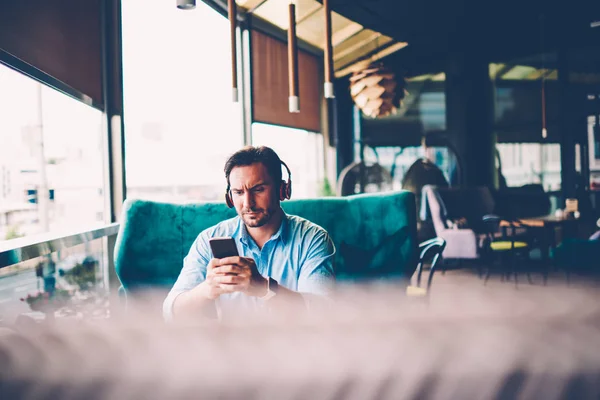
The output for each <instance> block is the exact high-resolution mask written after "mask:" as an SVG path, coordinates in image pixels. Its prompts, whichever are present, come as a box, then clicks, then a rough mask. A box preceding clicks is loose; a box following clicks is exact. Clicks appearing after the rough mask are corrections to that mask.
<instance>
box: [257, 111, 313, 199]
mask: <svg viewBox="0 0 600 400" xmlns="http://www.w3.org/2000/svg"><path fill="white" fill-rule="evenodd" d="M252 144H253V145H255V146H268V147H270V148H272V149H273V150H275V152H276V153H277V154H278V155H279V158H281V160H282V161H284V162H285V163H286V164H287V166H288V167H289V168H290V171H291V172H292V186H293V191H292V198H294V199H299V198H309V197H317V196H320V195H321V190H322V186H323V179H324V166H323V137H322V135H321V134H319V133H313V132H308V131H304V130H300V129H293V128H286V127H283V126H276V125H267V124H261V123H257V122H255V123H254V124H252ZM283 179H287V174H286V172H285V170H284V171H283Z"/></svg>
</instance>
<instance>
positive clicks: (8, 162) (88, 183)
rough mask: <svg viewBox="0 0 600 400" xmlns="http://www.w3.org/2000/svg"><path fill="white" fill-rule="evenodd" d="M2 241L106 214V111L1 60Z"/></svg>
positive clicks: (88, 223)
mask: <svg viewBox="0 0 600 400" xmlns="http://www.w3.org/2000/svg"><path fill="white" fill-rule="evenodd" d="M0 87H1V88H2V90H0V109H2V110H10V112H5V113H3V114H2V118H1V119H0V143H2V145H1V146H0V241H1V240H6V239H11V238H16V237H20V236H26V235H30V234H35V233H41V232H48V231H57V230H61V231H63V230H70V229H80V228H90V226H91V225H96V224H101V223H102V222H103V221H104V195H103V193H104V190H103V189H104V177H103V173H104V161H103V160H104V155H103V145H102V138H103V128H102V126H103V125H102V120H103V118H102V112H100V111H99V110H96V109H94V108H92V107H90V106H87V105H85V104H83V103H81V102H80V101H78V100H75V99H73V98H71V97H69V96H66V95H64V94H62V93H60V92H58V91H56V90H54V89H51V88H49V87H46V86H44V85H41V84H40V83H38V82H36V81H34V80H33V79H30V78H28V77H26V76H25V75H22V74H20V73H18V72H16V71H14V70H12V69H9V68H8V67H5V66H3V65H1V64H0Z"/></svg>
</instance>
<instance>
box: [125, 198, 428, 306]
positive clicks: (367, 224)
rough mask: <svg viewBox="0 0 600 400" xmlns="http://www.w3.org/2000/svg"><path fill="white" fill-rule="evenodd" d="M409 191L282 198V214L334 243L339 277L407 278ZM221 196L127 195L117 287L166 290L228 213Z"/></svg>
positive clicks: (411, 265)
mask: <svg viewBox="0 0 600 400" xmlns="http://www.w3.org/2000/svg"><path fill="white" fill-rule="evenodd" d="M414 202H415V200H414V196H413V194H412V193H410V192H407V191H399V192H388V193H376V194H362V195H355V196H349V197H325V198H316V199H302V200H289V201H284V202H282V203H281V204H282V207H283V209H284V210H285V212H286V213H288V214H294V215H299V216H301V217H304V218H307V219H309V220H311V221H313V222H314V223H316V224H318V225H320V226H322V227H323V228H325V229H326V230H327V231H328V232H329V234H330V236H331V237H332V239H333V241H334V244H335V246H336V255H335V266H334V268H335V271H336V276H337V280H338V282H343V281H346V282H347V281H364V280H372V279H389V278H398V279H399V280H401V279H402V278H404V277H410V276H411V275H412V273H413V272H414V270H415V268H416V264H417V246H418V243H417V233H416V215H415V207H414ZM235 215H236V214H235V210H233V209H229V208H228V207H227V206H226V205H225V203H224V202H214V203H200V204H185V205H184V204H167V203H158V202H152V201H144V200H127V201H126V202H125V204H124V209H123V215H122V219H121V221H122V222H121V227H120V230H119V234H118V237H117V242H116V245H115V267H116V273H117V275H118V277H119V279H120V281H121V285H122V287H121V293H123V292H124V293H126V294H127V295H128V297H129V296H131V294H132V293H135V292H136V291H138V290H145V289H162V290H165V293H166V291H168V289H170V288H171V286H172V285H173V284H174V283H175V280H176V279H177V277H178V275H179V272H180V270H181V268H182V266H183V258H184V257H185V256H186V254H187V252H188V250H189V248H190V246H191V244H192V242H193V241H194V239H195V238H196V237H197V236H198V234H199V233H200V232H201V231H202V230H204V229H206V228H208V227H210V226H213V225H215V224H217V223H218V222H220V221H222V220H225V219H227V218H231V217H234V216H235Z"/></svg>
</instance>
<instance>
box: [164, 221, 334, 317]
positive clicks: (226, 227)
mask: <svg viewBox="0 0 600 400" xmlns="http://www.w3.org/2000/svg"><path fill="white" fill-rule="evenodd" d="M223 236H230V237H233V238H234V239H235V243H236V245H237V249H238V253H239V254H240V256H242V257H249V258H252V259H253V260H254V262H255V263H256V267H257V269H258V272H260V274H261V275H262V276H264V277H271V278H273V279H275V280H276V281H277V282H278V283H279V285H281V286H284V287H286V288H287V289H290V290H293V291H295V292H299V293H303V294H314V295H324V296H326V295H328V294H329V291H330V290H331V288H332V284H333V281H334V279H335V275H334V271H333V256H334V254H335V246H334V245H333V242H332V240H331V238H330V237H329V234H328V233H327V231H325V229H323V228H321V227H320V226H318V225H316V224H314V223H312V222H310V221H308V220H306V219H304V218H300V217H297V216H294V215H287V214H285V213H284V216H283V219H282V223H281V226H280V227H279V230H278V231H277V232H275V234H274V235H273V236H271V239H269V240H268V241H267V242H266V243H265V244H264V246H263V248H262V249H260V248H259V247H258V245H257V244H256V243H255V242H254V240H253V239H252V238H251V237H250V235H249V234H248V231H247V230H246V225H244V223H243V221H242V220H241V219H240V218H239V217H235V218H231V219H228V220H226V221H223V222H221V223H219V224H217V225H215V226H213V227H211V228H208V229H205V230H204V231H202V232H201V233H200V234H199V235H198V237H197V238H196V240H195V241H194V243H193V244H192V247H191V248H190V251H189V253H188V255H187V256H186V257H185V259H184V260H183V269H182V270H181V273H180V274H179V277H178V278H177V282H175V285H174V286H173V288H172V289H171V291H170V292H169V294H168V296H167V298H166V299H165V301H164V303H163V315H164V317H165V319H167V320H170V319H171V318H172V316H173V303H174V302H175V298H176V297H177V296H178V295H180V294H181V293H183V292H186V291H188V290H191V289H193V288H195V287H196V286H197V285H199V284H200V283H202V282H203V281H204V280H205V279H206V268H207V266H208V263H209V262H210V260H211V259H212V257H213V256H212V251H211V249H210V245H209V242H208V240H209V239H210V238H213V237H223ZM215 302H216V306H217V308H218V309H219V310H220V311H221V313H224V312H226V310H227V309H228V308H230V307H234V308H236V309H239V307H244V308H245V307H247V308H250V309H253V310H254V309H258V308H260V307H261V306H262V304H263V303H264V302H263V301H262V300H260V299H258V298H256V297H252V296H247V295H245V294H243V293H239V292H236V293H227V294H223V295H221V296H220V297H219V298H218V299H217V300H216V301H215Z"/></svg>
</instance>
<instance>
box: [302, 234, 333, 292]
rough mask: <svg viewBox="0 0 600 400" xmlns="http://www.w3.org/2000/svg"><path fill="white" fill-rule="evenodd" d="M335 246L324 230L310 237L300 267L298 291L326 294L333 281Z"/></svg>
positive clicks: (331, 287)
mask: <svg viewBox="0 0 600 400" xmlns="http://www.w3.org/2000/svg"><path fill="white" fill-rule="evenodd" d="M334 255H335V246H334V244H333V241H332V240H331V238H330V237H329V235H328V234H327V232H326V231H324V230H319V231H317V233H316V234H315V235H314V236H313V237H312V238H311V239H310V241H309V245H308V251H307V255H306V258H305V260H304V262H303V264H302V267H301V269H300V277H299V279H298V292H300V293H302V294H316V295H322V296H327V295H329V294H330V293H331V291H332V289H333V285H334V283H335V273H334V270H333V260H334Z"/></svg>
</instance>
